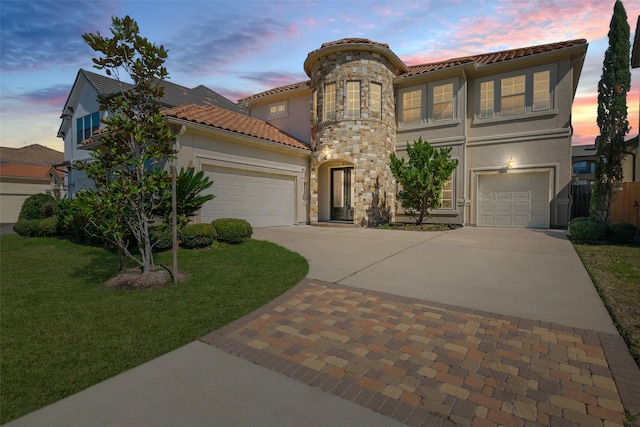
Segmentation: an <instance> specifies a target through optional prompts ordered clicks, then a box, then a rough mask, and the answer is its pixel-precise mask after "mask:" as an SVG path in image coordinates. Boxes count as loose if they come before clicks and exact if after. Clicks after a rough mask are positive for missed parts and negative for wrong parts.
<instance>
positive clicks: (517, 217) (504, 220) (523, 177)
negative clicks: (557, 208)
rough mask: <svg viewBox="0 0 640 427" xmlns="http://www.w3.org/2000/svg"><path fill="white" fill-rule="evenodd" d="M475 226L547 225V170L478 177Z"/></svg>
mask: <svg viewBox="0 0 640 427" xmlns="http://www.w3.org/2000/svg"><path fill="white" fill-rule="evenodd" d="M477 225H478V226H486V227H532V228H548V227H549V174H548V173H546V172H545V173H523V174H510V175H485V176H479V178H478V219H477Z"/></svg>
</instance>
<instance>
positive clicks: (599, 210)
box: [590, 0, 631, 224]
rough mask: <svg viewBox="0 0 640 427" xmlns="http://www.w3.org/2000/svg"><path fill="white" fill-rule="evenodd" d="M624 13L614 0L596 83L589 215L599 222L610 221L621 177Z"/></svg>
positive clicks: (627, 83) (626, 44)
mask: <svg viewBox="0 0 640 427" xmlns="http://www.w3.org/2000/svg"><path fill="white" fill-rule="evenodd" d="M629 34H630V33H629V24H628V22H627V12H626V11H625V9H624V6H623V5H622V2H621V1H620V0H616V3H615V5H614V7H613V16H612V17H611V23H610V25H609V47H608V48H607V51H606V52H605V54H604V62H603V65H602V77H601V78H600V82H599V83H598V118H597V122H598V127H599V128H600V135H599V136H598V137H597V139H596V146H597V155H598V161H597V163H596V170H595V180H594V187H593V195H592V198H591V205H590V216H591V217H592V219H594V220H596V221H597V222H600V223H602V224H608V223H609V205H610V202H611V195H612V191H613V187H614V185H615V183H616V182H619V181H620V180H622V161H623V159H624V151H625V136H626V134H627V133H628V132H629V130H630V127H629V121H628V120H627V92H629V90H630V88H631V69H630V60H629V53H630V50H631V42H630V38H629Z"/></svg>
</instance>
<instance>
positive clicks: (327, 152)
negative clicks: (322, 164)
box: [322, 145, 331, 160]
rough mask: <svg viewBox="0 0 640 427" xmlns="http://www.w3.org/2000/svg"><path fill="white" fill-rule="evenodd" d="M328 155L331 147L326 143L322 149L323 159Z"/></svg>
mask: <svg viewBox="0 0 640 427" xmlns="http://www.w3.org/2000/svg"><path fill="white" fill-rule="evenodd" d="M330 155H331V147H329V146H328V145H326V146H325V147H324V148H323V149H322V156H323V157H324V159H325V160H328V159H329V156H330Z"/></svg>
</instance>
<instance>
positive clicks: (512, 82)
mask: <svg viewBox="0 0 640 427" xmlns="http://www.w3.org/2000/svg"><path fill="white" fill-rule="evenodd" d="M524 83H525V76H524V75H522V76H515V77H507V78H504V79H502V80H501V81H500V86H501V95H500V106H501V112H502V115H503V116H512V115H514V114H523V113H524V88H525V86H524Z"/></svg>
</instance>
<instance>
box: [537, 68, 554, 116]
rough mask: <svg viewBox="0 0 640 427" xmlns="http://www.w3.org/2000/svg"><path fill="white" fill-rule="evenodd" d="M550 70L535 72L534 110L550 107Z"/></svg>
mask: <svg viewBox="0 0 640 427" xmlns="http://www.w3.org/2000/svg"><path fill="white" fill-rule="evenodd" d="M550 74H551V73H550V72H549V70H545V71H540V72H537V73H534V74H533V111H541V110H548V109H549V89H550V88H549V81H550Z"/></svg>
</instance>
